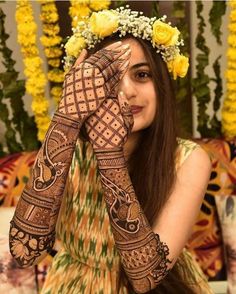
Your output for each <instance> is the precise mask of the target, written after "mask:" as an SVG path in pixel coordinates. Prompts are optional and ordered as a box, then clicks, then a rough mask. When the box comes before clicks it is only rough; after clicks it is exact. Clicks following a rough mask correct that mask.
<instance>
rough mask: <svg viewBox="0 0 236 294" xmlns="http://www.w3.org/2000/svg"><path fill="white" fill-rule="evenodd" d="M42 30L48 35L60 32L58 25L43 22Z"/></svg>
mask: <svg viewBox="0 0 236 294" xmlns="http://www.w3.org/2000/svg"><path fill="white" fill-rule="evenodd" d="M43 31H44V33H45V34H47V35H48V36H55V35H57V34H58V33H59V32H60V27H59V25H58V24H50V23H46V24H43Z"/></svg>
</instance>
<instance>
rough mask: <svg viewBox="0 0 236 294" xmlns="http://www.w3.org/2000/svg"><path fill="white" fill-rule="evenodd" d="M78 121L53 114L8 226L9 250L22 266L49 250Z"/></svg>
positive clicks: (36, 260) (52, 241)
mask: <svg viewBox="0 0 236 294" xmlns="http://www.w3.org/2000/svg"><path fill="white" fill-rule="evenodd" d="M78 126H79V123H78V122H77V121H76V120H74V119H73V118H68V117H67V116H65V115H63V114H61V113H58V112H57V113H55V115H54V117H53V119H52V122H51V125H50V127H49V130H48V132H47V134H46V138H45V141H44V143H43V145H42V147H41V149H40V151H39V153H38V155H37V158H36V160H35V164H34V167H33V172H32V173H31V177H30V179H29V181H28V183H27V185H26V187H25V189H24V191H23V193H22V196H21V198H20V200H19V202H18V204H17V207H16V211H15V214H14V217H13V219H12V221H11V227H10V235H9V238H10V240H9V241H10V251H11V253H12V255H13V257H14V258H15V259H16V260H17V261H18V263H19V264H20V265H21V266H22V267H27V266H30V265H32V264H34V263H37V262H39V261H40V260H41V259H42V258H44V256H45V255H46V254H47V252H48V251H50V250H51V249H52V246H53V243H54V240H55V225H56V220H57V216H58V213H59V209H60V205H61V200H62V195H63V191H64V187H65V182H66V178H67V174H68V171H69V167H70V163H71V159H72V155H73V151H74V148H75V144H76V140H77V137H78Z"/></svg>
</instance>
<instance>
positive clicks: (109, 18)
mask: <svg viewBox="0 0 236 294" xmlns="http://www.w3.org/2000/svg"><path fill="white" fill-rule="evenodd" d="M105 24H106V25H105ZM89 25H90V28H91V31H92V33H94V34H95V35H97V36H99V37H100V38H105V37H107V36H109V35H111V34H112V33H114V32H115V31H116V30H117V28H118V25H119V23H118V17H117V15H116V13H114V12H112V11H109V10H104V11H99V12H93V14H92V15H91V17H90V20H89Z"/></svg>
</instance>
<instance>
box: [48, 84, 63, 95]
mask: <svg viewBox="0 0 236 294" xmlns="http://www.w3.org/2000/svg"><path fill="white" fill-rule="evenodd" d="M50 93H51V95H52V96H61V95H62V88H61V87H57V86H55V87H52V89H51V91H50Z"/></svg>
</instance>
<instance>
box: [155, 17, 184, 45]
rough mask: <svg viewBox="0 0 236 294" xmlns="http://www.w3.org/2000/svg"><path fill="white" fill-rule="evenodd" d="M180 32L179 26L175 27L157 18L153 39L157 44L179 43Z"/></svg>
mask: <svg viewBox="0 0 236 294" xmlns="http://www.w3.org/2000/svg"><path fill="white" fill-rule="evenodd" d="M179 34H180V32H179V30H178V29H177V28H173V27H171V26H170V25H168V24H167V23H164V22H162V21H160V20H156V21H155V22H154V24H153V37H152V40H153V42H154V43H155V44H157V45H166V46H173V45H175V44H176V43H177V41H178V38H179Z"/></svg>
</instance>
